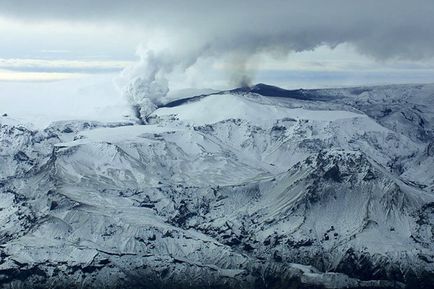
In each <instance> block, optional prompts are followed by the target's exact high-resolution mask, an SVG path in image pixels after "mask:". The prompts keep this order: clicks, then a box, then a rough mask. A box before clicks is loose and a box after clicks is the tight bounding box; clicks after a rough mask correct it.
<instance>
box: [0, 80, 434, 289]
mask: <svg viewBox="0 0 434 289" xmlns="http://www.w3.org/2000/svg"><path fill="white" fill-rule="evenodd" d="M253 89H254V90H256V92H254V91H251V90H250V89H249V90H248V91H247V92H246V91H245V90H243V88H241V89H240V90H232V91H224V92H221V93H218V94H209V95H204V96H201V97H199V98H194V97H193V98H190V101H183V102H181V103H177V104H176V105H173V106H163V107H160V108H158V109H157V110H156V111H154V112H153V113H152V114H150V115H149V116H148V118H147V123H146V124H144V125H131V123H116V124H114V123H102V122H88V121H69V122H68V121H66V122H60V123H54V124H52V125H51V126H49V127H48V128H46V129H44V130H32V129H30V128H26V127H25V126H23V125H21V124H19V123H14V122H13V121H10V120H7V118H6V117H3V118H0V124H1V125H0V161H1V162H2V164H3V165H2V166H0V193H1V194H2V196H3V198H2V200H1V202H0V207H1V208H2V210H0V220H2V221H1V227H0V228H1V230H0V237H1V239H2V240H3V245H2V246H1V248H0V250H1V262H0V273H1V274H0V283H1V286H2V287H4V288H20V286H21V287H25V288H44V287H46V286H48V284H51V285H49V286H52V287H53V288H63V287H65V286H66V287H73V288H101V287H103V288H162V287H163V288H201V287H207V288H267V287H270V288H271V287H273V286H275V288H288V287H291V286H293V287H294V288H306V287H308V288H415V287H418V288H430V286H431V284H432V281H433V280H434V266H433V265H432V264H433V262H434V254H433V251H434V250H433V249H434V248H433V246H432V244H433V241H434V239H433V234H432V229H433V228H434V213H433V210H432V208H433V205H432V204H433V203H434V195H433V188H434V186H433V181H432V180H433V178H432V177H433V175H432V170H429V169H430V168H432V163H433V161H434V157H433V156H432V155H430V153H429V152H430V149H429V148H430V146H432V141H431V140H432V139H431V136H432V135H433V133H434V130H433V123H434V121H433V118H434V114H433V111H432V110H433V109H432V107H431V106H429V104H430V103H432V102H434V99H433V96H434V87H432V86H430V85H426V86H417V87H415V86H390V87H380V88H378V87H376V88H372V89H371V88H370V89H369V90H360V91H357V92H354V90H351V89H341V90H339V89H333V90H323V91H321V95H322V96H321V100H317V101H312V100H311V99H305V98H295V97H282V95H283V94H284V93H286V92H285V90H283V91H281V90H278V92H279V93H280V94H279V96H276V97H270V96H264V95H262V94H272V93H275V90H274V88H272V89H271V88H270V87H264V86H262V85H260V86H259V88H258V86H256V88H253ZM270 89H271V92H270ZM258 90H259V92H261V93H262V94H259V93H258ZM273 91H274V92H273ZM298 93H300V94H303V95H306V92H305V91H303V90H301V91H299V92H298ZM314 93H318V92H317V91H316V90H315V91H310V92H309V93H308V94H311V95H310V96H309V97H314ZM355 96H357V97H355ZM191 100H194V101H191ZM387 109H390V110H391V111H390V112H389V111H388V110H387ZM385 111H386V113H385ZM421 120H423V122H422V123H421ZM273 288H274V287H273Z"/></svg>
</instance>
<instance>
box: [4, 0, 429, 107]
mask: <svg viewBox="0 0 434 289" xmlns="http://www.w3.org/2000/svg"><path fill="white" fill-rule="evenodd" d="M102 7H103V9H102ZM432 15H434V5H433V2H432V0H412V1H408V0H363V1H352V0H328V1H324V0H292V1H289V0H270V1H263V0H252V1H244V0H231V1H229V0H220V1H211V0H208V1H207V0H190V1H181V0H174V1H155V0H152V1H150V0H124V1H118V0H93V1H87V0H75V1H67V0H46V1H44V5H41V3H40V2H38V1H26V0H0V16H5V17H14V18H20V19H24V20H30V21H38V20H40V19H44V20H45V19H52V20H62V21H79V22H92V23H95V22H98V23H101V24H104V23H106V22H110V23H112V22H115V23H118V24H119V25H121V26H124V27H126V28H128V27H129V26H134V27H144V28H146V29H147V30H153V31H164V33H165V34H166V35H168V37H166V38H167V39H169V40H170V41H171V44H170V47H171V48H170V49H168V50H163V51H160V50H159V51H157V50H155V51H154V52H149V51H152V47H151V48H150V50H143V51H141V52H140V53H139V55H140V57H141V60H140V62H139V63H138V64H137V65H135V66H133V67H132V68H129V69H128V70H127V71H126V72H125V73H124V78H125V77H126V76H129V77H130V78H129V81H126V82H127V84H125V85H124V86H125V94H126V96H127V97H128V98H129V99H130V100H131V102H132V104H134V105H139V106H140V107H142V108H141V110H142V114H143V115H146V114H148V113H149V112H150V111H152V109H153V108H155V107H156V106H158V105H159V104H161V103H162V102H164V100H165V97H166V95H167V91H168V87H169V86H168V83H167V79H168V78H167V75H168V74H170V73H174V72H179V73H182V72H183V71H184V70H185V69H187V68H188V67H190V66H191V65H194V63H195V62H196V61H197V60H198V59H199V58H202V57H205V58H206V57H214V58H218V59H226V58H227V57H228V55H241V56H242V57H240V59H237V60H235V61H234V62H238V64H237V65H234V70H233V71H228V78H229V79H230V81H231V82H234V83H235V82H237V83H238V84H239V85H249V81H250V79H251V77H252V73H254V71H253V72H252V71H250V70H249V69H245V67H246V66H245V64H246V63H247V62H246V61H249V59H251V57H252V56H254V55H255V54H256V53H258V52H265V53H275V52H276V51H277V52H279V53H283V54H286V53H288V52H290V51H304V50H312V49H315V48H316V47H318V46H319V45H328V46H330V47H334V46H336V45H338V44H341V43H349V44H351V45H353V46H354V47H356V49H357V50H358V51H359V52H360V53H362V54H366V55H369V56H372V57H373V58H376V59H378V60H384V59H388V60H391V59H411V60H414V59H419V60H420V59H426V58H432V57H434V49H433V47H434V29H432V27H434V17H432ZM186 47H193V49H186ZM177 50H181V51H177ZM150 54H152V55H150ZM229 58H230V57H229ZM243 65H244V66H243ZM243 67H244V69H243Z"/></svg>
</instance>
